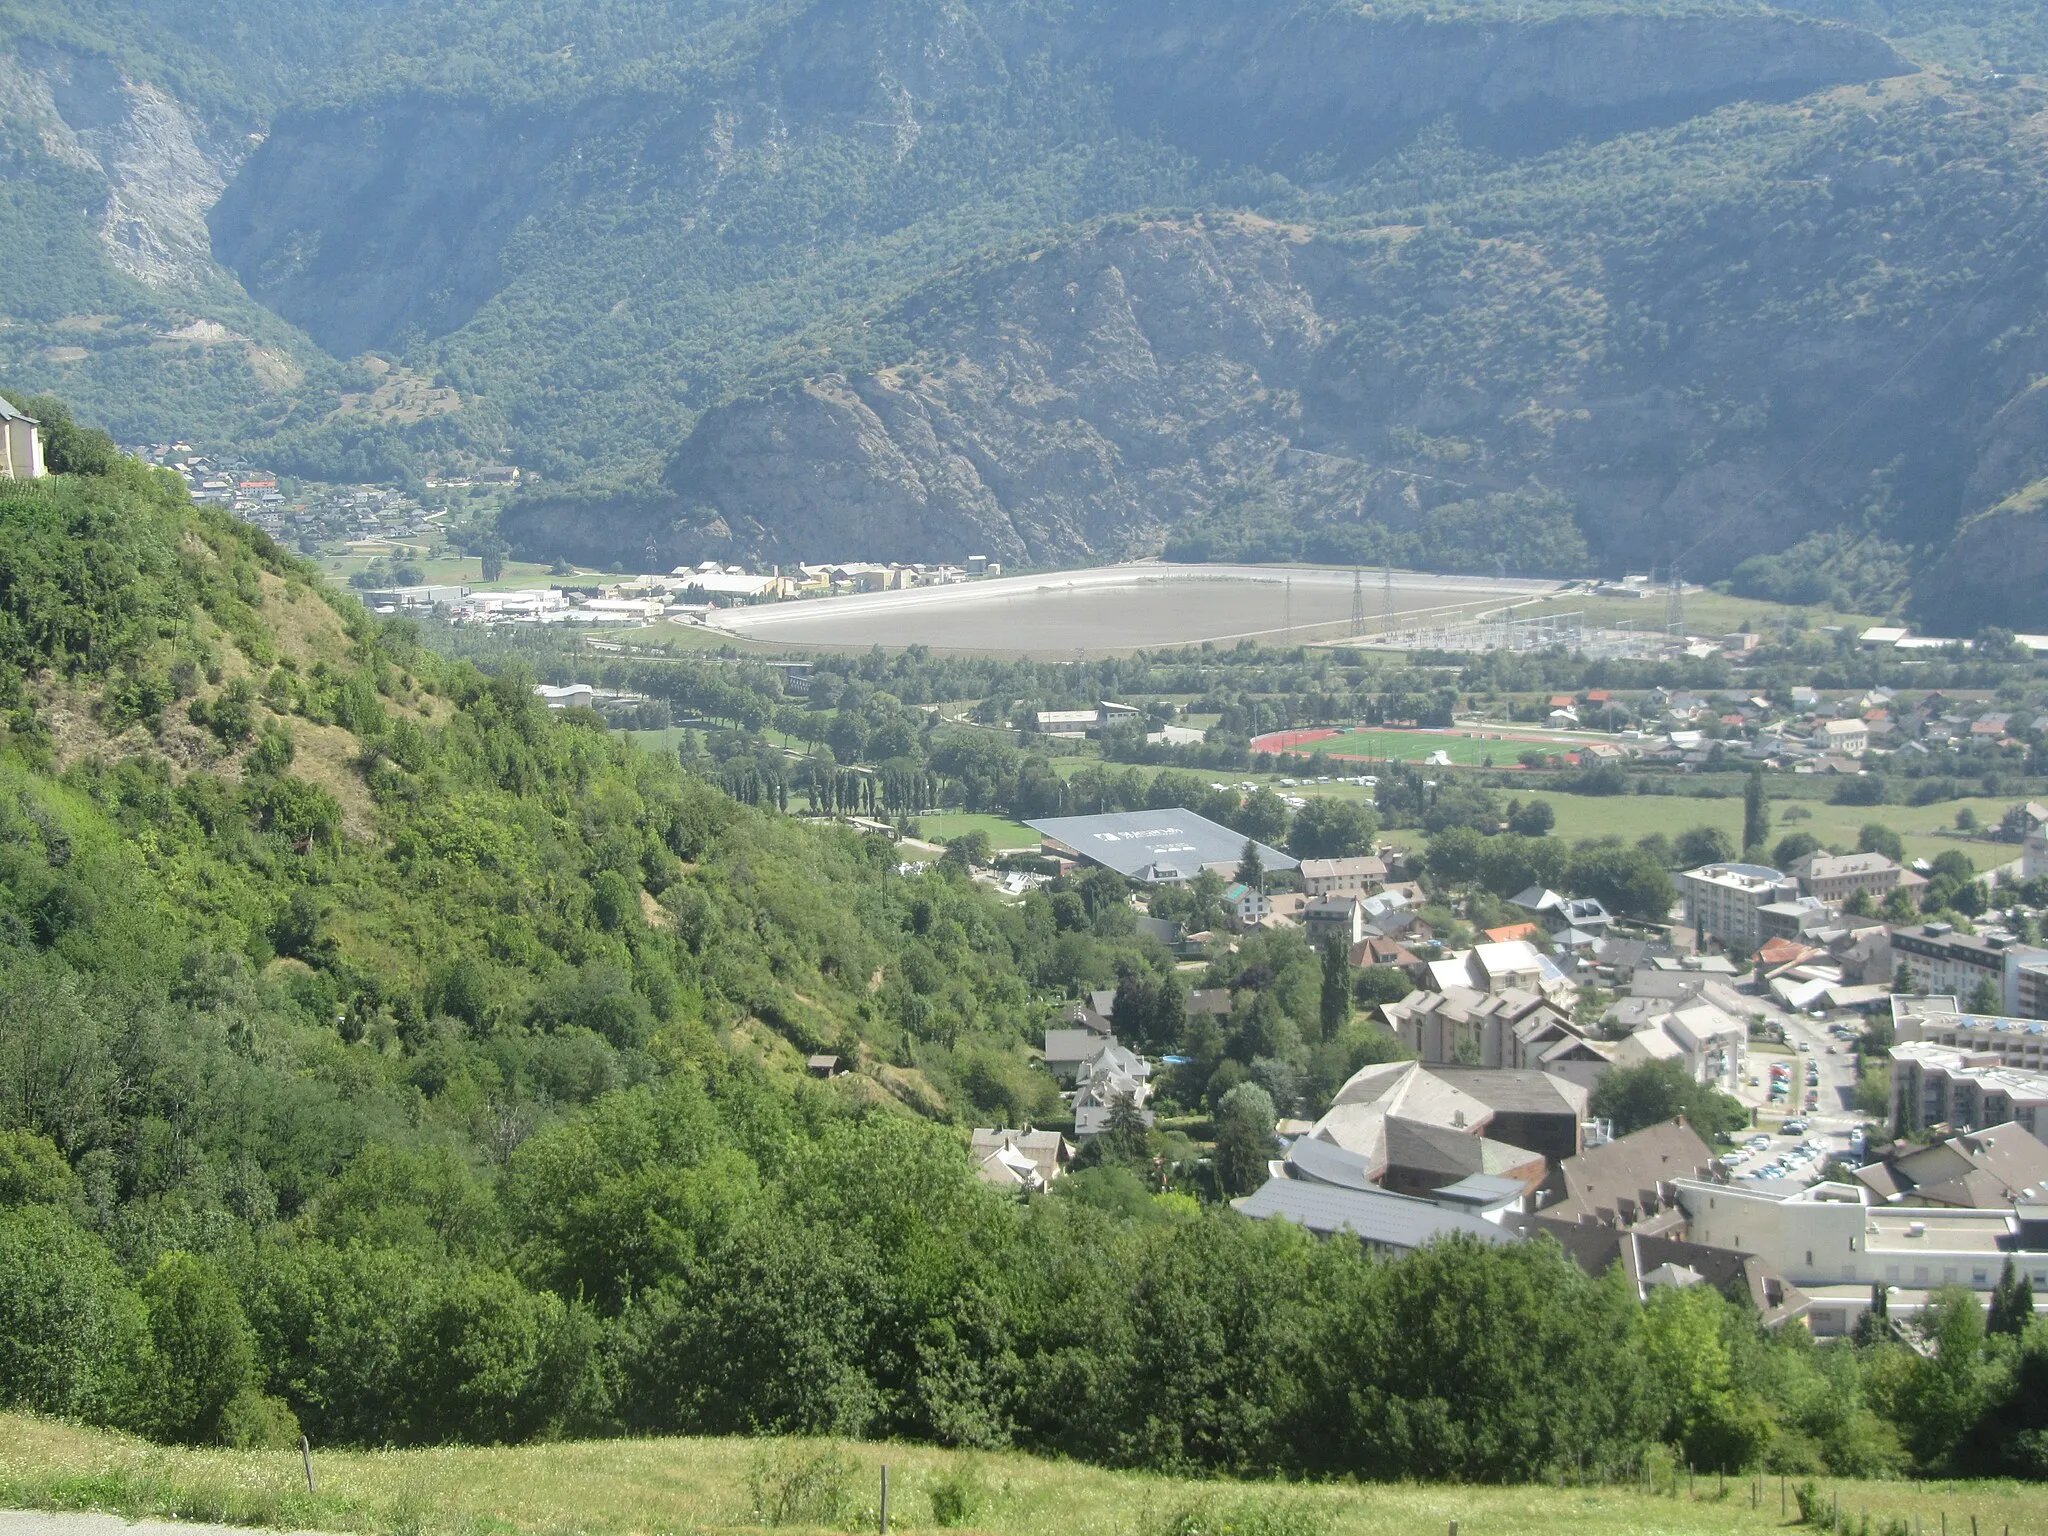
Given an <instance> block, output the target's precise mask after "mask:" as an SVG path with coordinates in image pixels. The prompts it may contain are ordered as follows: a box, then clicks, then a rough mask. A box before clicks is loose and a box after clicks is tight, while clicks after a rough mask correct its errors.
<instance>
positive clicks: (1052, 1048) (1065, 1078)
mask: <svg viewBox="0 0 2048 1536" xmlns="http://www.w3.org/2000/svg"><path fill="white" fill-rule="evenodd" d="M1114 1044H1116V1036H1115V1035H1105V1034H1101V1033H1098V1032H1097V1031H1095V1030H1093V1029H1048V1030H1047V1031H1046V1032H1045V1069H1046V1071H1048V1072H1050V1073H1051V1074H1052V1075H1053V1080H1054V1081H1055V1082H1057V1083H1059V1084H1060V1085H1061V1086H1062V1087H1065V1088H1071V1087H1073V1086H1074V1085H1075V1084H1076V1083H1078V1082H1079V1081H1080V1079H1081V1068H1082V1067H1083V1066H1084V1065H1085V1064H1086V1063H1087V1062H1089V1061H1091V1060H1092V1059H1094V1057H1095V1056H1096V1055H1098V1054H1099V1053H1100V1052H1101V1050H1102V1048H1103V1046H1105V1045H1114Z"/></svg>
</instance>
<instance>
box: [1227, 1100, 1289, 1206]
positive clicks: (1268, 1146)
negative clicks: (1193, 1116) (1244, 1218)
mask: <svg viewBox="0 0 2048 1536" xmlns="http://www.w3.org/2000/svg"><path fill="white" fill-rule="evenodd" d="M1275 1118H1276V1117H1275V1115H1274V1112H1273V1097H1272V1095H1271V1094H1269V1093H1267V1092H1266V1090H1265V1089H1263V1088H1261V1087H1260V1086H1259V1085H1258V1084H1257V1083H1239V1084H1238V1085H1237V1086H1236V1087H1235V1088H1233V1089H1231V1090H1230V1091H1229V1092H1228V1093H1226V1094H1224V1095H1223V1098H1222V1100H1221V1102H1219V1103H1218V1104H1217V1106H1216V1178H1217V1182H1218V1183H1220V1184H1221V1185H1222V1186H1223V1192H1224V1193H1225V1194H1226V1195H1247V1194H1250V1193H1251V1192H1252V1191H1253V1190H1255V1189H1257V1188H1258V1187H1259V1186H1260V1185H1261V1184H1263V1183H1265V1182H1266V1163H1267V1161H1268V1160H1269V1159H1270V1158H1271V1157H1272V1155H1273V1125H1274V1121H1275Z"/></svg>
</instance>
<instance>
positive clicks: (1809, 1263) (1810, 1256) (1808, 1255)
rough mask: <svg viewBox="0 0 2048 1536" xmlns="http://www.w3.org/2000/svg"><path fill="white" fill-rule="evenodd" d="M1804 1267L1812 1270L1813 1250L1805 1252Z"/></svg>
mask: <svg viewBox="0 0 2048 1536" xmlns="http://www.w3.org/2000/svg"><path fill="white" fill-rule="evenodd" d="M1806 1267H1807V1268H1808V1269H1811V1268H1813V1250H1812V1249H1811V1248H1809V1249H1807V1250H1806Z"/></svg>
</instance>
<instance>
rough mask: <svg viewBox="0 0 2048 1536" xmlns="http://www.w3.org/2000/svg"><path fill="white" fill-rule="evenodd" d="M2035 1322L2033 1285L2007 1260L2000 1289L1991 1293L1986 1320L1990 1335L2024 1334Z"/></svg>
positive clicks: (2001, 1275)
mask: <svg viewBox="0 0 2048 1536" xmlns="http://www.w3.org/2000/svg"><path fill="white" fill-rule="evenodd" d="M2033 1320H2034V1282H2033V1281H2032V1280H2031V1279H2029V1278H2028V1276H2027V1275H2026V1274H2025V1273H2024V1272H2022V1271H2021V1270H2020V1269H2019V1268H2018V1267H2017V1266H2016V1265H2015V1264H2014V1263H2013V1261H2012V1259H2011V1257H2010V1256H2008V1257H2007V1258H2006V1261H2005V1268H2004V1269H2003V1270H2001V1271H2000V1272H1999V1276H1998V1285H1997V1287H1996V1288H1995V1289H1994V1290H1993V1291H1992V1292H1991V1309H1990V1311H1989V1312H1988V1313H1987V1314H1986V1316H1985V1319H1984V1330H1985V1332H1987V1333H2009V1334H2014V1335H2018V1334H2022V1333H2025V1332H2026V1331H2027V1325H2028V1324H2029V1323H2031V1322H2033Z"/></svg>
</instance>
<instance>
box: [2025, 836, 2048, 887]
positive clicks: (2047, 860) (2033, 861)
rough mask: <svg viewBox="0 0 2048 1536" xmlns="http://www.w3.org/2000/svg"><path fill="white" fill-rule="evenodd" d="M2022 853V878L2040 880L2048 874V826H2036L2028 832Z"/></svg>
mask: <svg viewBox="0 0 2048 1536" xmlns="http://www.w3.org/2000/svg"><path fill="white" fill-rule="evenodd" d="M2022 848H2023V851H2022V852H2021V854H2020V878H2021V879H2023V880H2039V879H2040V878H2041V877H2042V876H2043V875H2048V827H2036V828H2034V830H2033V831H2031V832H2029V833H2028V834H2027V840H2026V842H2025V843H2024V844H2023V845H2022Z"/></svg>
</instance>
